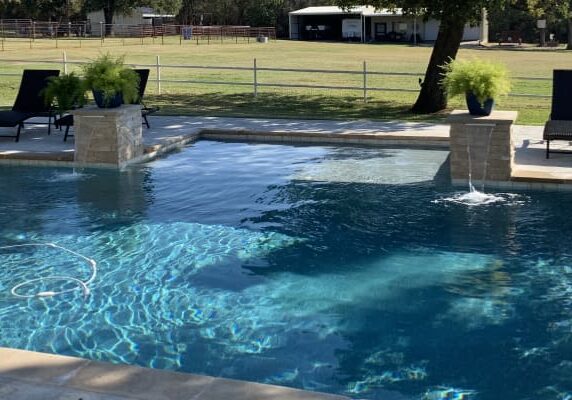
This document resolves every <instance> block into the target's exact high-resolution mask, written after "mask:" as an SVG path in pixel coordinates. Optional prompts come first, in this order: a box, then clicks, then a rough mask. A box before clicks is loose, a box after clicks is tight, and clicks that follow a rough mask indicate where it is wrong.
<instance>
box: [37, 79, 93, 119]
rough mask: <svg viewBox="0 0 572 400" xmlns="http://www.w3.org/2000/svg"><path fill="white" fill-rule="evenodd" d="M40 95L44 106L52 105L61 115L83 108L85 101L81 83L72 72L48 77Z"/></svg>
mask: <svg viewBox="0 0 572 400" xmlns="http://www.w3.org/2000/svg"><path fill="white" fill-rule="evenodd" d="M42 95H43V96H44V101H45V102H46V105H54V108H55V109H56V110H58V111H59V112H61V113H63V112H64V111H68V110H71V109H74V108H76V107H80V106H83V105H84V104H85V102H86V101H87V99H86V96H85V89H84V86H83V82H82V80H81V79H80V78H79V77H78V76H76V75H75V74H74V73H73V72H72V73H71V74H66V75H60V76H51V77H49V78H48V84H47V86H46V88H45V89H44V90H43V91H42Z"/></svg>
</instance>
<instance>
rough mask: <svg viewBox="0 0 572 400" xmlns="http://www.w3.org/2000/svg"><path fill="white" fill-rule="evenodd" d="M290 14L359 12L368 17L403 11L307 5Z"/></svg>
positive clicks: (400, 13)
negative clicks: (345, 8) (344, 8)
mask: <svg viewBox="0 0 572 400" xmlns="http://www.w3.org/2000/svg"><path fill="white" fill-rule="evenodd" d="M289 14H290V15H340V14H342V15H343V14H358V15H363V16H366V17H373V16H392V15H395V16H401V15H403V12H402V11H401V9H400V8H396V9H395V10H388V9H386V8H382V9H376V8H375V7H371V6H356V7H352V8H350V9H349V10H347V11H345V10H343V9H342V8H341V7H337V6H325V7H306V8H302V9H300V10H296V11H290V12H289Z"/></svg>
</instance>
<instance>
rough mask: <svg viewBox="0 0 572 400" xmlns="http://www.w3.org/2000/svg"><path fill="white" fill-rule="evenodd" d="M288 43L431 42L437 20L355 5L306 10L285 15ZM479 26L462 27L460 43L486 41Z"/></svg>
mask: <svg viewBox="0 0 572 400" xmlns="http://www.w3.org/2000/svg"><path fill="white" fill-rule="evenodd" d="M289 19H290V39H292V40H348V41H352V40H353V41H359V42H372V41H393V42H409V41H414V40H417V41H434V40H436V39H437V34H438V32H439V21H438V20H435V19H430V20H428V21H423V19H422V18H415V17H412V16H404V15H403V12H402V11H401V10H400V9H396V10H387V9H380V10H379V9H375V8H374V7H370V6H357V7H353V8H351V9H350V10H348V11H344V10H343V9H341V8H340V7H337V6H327V7H307V8H303V9H301V10H296V11H292V12H290V13H289ZM481 31H482V30H481V26H480V25H479V26H473V27H472V26H469V25H467V26H466V27H465V33H464V35H463V40H465V41H469V40H481V41H486V37H485V35H484V31H483V32H481Z"/></svg>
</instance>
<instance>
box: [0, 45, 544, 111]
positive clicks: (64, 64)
mask: <svg viewBox="0 0 572 400" xmlns="http://www.w3.org/2000/svg"><path fill="white" fill-rule="evenodd" d="M3 63H18V64H36V65H40V64H53V65H58V66H60V67H61V69H62V70H63V71H64V73H67V72H68V69H69V66H70V65H83V64H88V63H89V62H88V61H70V60H68V59H67V55H66V53H65V52H63V55H62V59H61V60H60V61H56V60H14V59H0V65H1V64H3ZM128 65H129V66H131V67H134V68H149V69H151V70H152V71H153V72H154V74H152V76H150V77H149V82H150V83H151V82H153V83H154V84H155V90H156V94H161V92H162V84H163V83H169V84H177V85H179V84H185V85H193V84H195V85H213V86H216V85H227V86H241V87H251V88H252V94H253V95H254V96H255V97H256V96H257V95H258V94H259V91H260V89H261V88H285V89H333V90H348V91H356V92H360V93H361V96H362V97H363V101H364V102H367V101H368V98H369V97H370V96H369V93H370V92H409V93H418V92H419V90H420V89H419V88H415V89H411V88H405V87H376V86H371V85H370V84H369V82H370V79H369V78H370V77H374V76H387V77H404V78H410V79H411V82H410V83H414V82H415V83H416V82H421V79H422V78H423V75H424V74H423V73H414V72H379V71H372V70H370V69H368V64H367V62H366V61H363V63H362V64H361V65H360V67H361V68H359V69H358V68H356V69H355V70H332V69H299V68H275V67H261V66H260V65H258V63H257V60H256V58H254V59H253V62H252V66H249V67H234V66H204V65H175V64H162V63H161V59H160V56H158V55H157V56H155V63H153V64H128ZM165 69H186V70H189V71H192V70H212V71H242V72H249V73H250V74H251V76H252V81H250V82H236V81H232V82H229V81H216V80H200V79H169V78H167V79H163V78H162V75H163V71H164V70H165ZM0 70H1V69H0ZM262 72H277V73H294V74H315V75H323V74H326V75H329V74H338V75H350V76H354V77H356V76H357V77H360V78H361V79H360V81H361V85H359V86H357V85H356V86H349V85H337V86H332V85H323V84H303V83H278V82H268V81H261V79H260V74H261V73H262ZM0 76H20V74H17V73H6V72H0ZM513 79H514V80H517V81H536V82H539V81H540V82H546V85H547V86H546V88H547V91H548V89H549V88H550V87H551V85H552V83H551V82H552V79H551V78H543V77H513ZM509 96H511V97H529V98H538V99H550V98H551V96H550V95H545V94H534V93H518V92H513V93H511V94H509Z"/></svg>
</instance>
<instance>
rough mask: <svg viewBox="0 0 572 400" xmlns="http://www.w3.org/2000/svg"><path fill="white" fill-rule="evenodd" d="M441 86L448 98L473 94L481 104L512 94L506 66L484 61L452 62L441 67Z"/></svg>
mask: <svg viewBox="0 0 572 400" xmlns="http://www.w3.org/2000/svg"><path fill="white" fill-rule="evenodd" d="M441 68H442V69H443V79H442V80H441V85H442V86H443V88H444V89H445V91H446V92H447V96H448V97H455V96H465V95H466V94H467V93H473V94H474V95H475V96H476V97H477V99H478V101H479V102H481V103H482V102H484V101H485V100H487V99H495V100H497V99H498V98H499V97H500V96H504V95H506V94H508V93H509V92H510V89H511V83H510V78H509V74H508V70H507V68H506V66H505V65H503V64H500V63H495V62H490V61H484V60H479V59H475V60H470V61H457V60H452V61H450V62H448V63H447V64H445V65H443V66H442V67H441Z"/></svg>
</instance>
